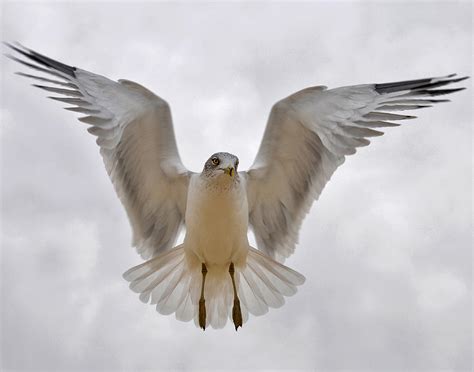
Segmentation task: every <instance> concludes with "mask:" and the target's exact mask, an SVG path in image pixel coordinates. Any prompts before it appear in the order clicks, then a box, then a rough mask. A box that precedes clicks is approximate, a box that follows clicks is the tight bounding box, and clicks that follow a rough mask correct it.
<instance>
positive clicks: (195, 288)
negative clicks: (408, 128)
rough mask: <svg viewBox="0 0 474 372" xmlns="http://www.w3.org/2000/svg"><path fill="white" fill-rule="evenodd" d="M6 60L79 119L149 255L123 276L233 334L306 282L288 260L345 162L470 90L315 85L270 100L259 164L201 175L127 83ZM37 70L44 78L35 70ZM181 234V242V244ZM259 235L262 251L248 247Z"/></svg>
mask: <svg viewBox="0 0 474 372" xmlns="http://www.w3.org/2000/svg"><path fill="white" fill-rule="evenodd" d="M5 44H6V46H7V47H9V48H10V49H11V50H12V53H13V54H8V55H7V57H9V58H11V59H13V60H14V61H16V62H19V63H20V64H21V65H23V66H26V67H28V68H29V69H30V70H32V71H34V72H35V74H31V73H24V72H17V74H18V75H21V76H24V77H27V78H31V79H34V80H36V81H38V82H39V83H38V84H33V85H34V86H35V87H37V88H40V89H43V90H45V91H47V92H49V93H52V94H54V95H53V96H51V97H49V98H51V99H53V100H56V101H60V102H63V103H66V104H67V105H68V107H66V110H69V111H73V112H75V113H79V114H83V115H84V116H82V117H79V118H78V120H79V121H81V122H83V123H85V124H88V125H89V128H88V129H87V130H88V132H89V133H91V134H92V135H94V136H96V137H97V140H96V142H97V145H98V146H99V148H100V154H101V155H102V158H103V161H104V164H105V168H106V170H107V173H108V175H109V176H110V179H111V181H112V183H113V185H114V188H115V191H116V193H117V195H118V197H119V199H120V201H121V202H122V204H123V206H124V208H125V210H126V212H127V215H128V218H129V221H130V225H131V228H132V231H133V239H132V246H134V247H135V248H136V250H137V252H138V253H139V254H140V255H141V257H142V258H143V259H144V260H145V262H144V263H142V264H140V265H138V266H135V267H132V268H131V269H130V270H128V271H126V272H125V273H124V274H123V276H124V278H125V279H126V280H127V281H129V282H130V288H131V289H132V290H133V291H134V292H136V293H139V298H140V300H142V301H143V302H145V303H149V302H150V303H151V304H153V305H155V306H156V310H157V311H158V312H159V313H161V314H164V315H169V314H173V313H174V314H175V316H176V319H178V320H181V321H185V322H186V321H191V320H194V322H195V324H196V325H197V326H198V327H200V328H202V329H203V330H205V329H206V327H212V328H222V327H224V326H225V324H226V322H227V319H228V318H229V319H230V320H231V321H232V322H233V324H234V327H235V330H237V329H238V328H239V327H242V325H243V323H245V322H246V321H247V320H248V317H249V314H252V315H254V316H258V315H263V314H265V313H266V312H268V309H269V308H278V307H280V306H282V305H283V304H284V302H285V297H288V296H291V295H293V294H295V293H296V290H297V287H298V286H300V285H302V284H303V283H304V281H305V278H304V276H303V275H301V274H300V273H298V272H296V271H295V270H292V269H290V268H289V267H287V266H285V265H283V262H284V260H285V259H286V258H287V257H289V256H290V255H292V254H293V252H294V250H295V246H296V244H297V241H298V232H299V230H300V227H301V224H302V222H303V219H304V217H305V215H306V214H307V213H308V212H309V210H310V208H311V205H312V204H313V202H314V201H315V200H317V199H318V198H319V196H320V194H321V192H322V190H323V188H324V187H325V185H326V183H327V182H328V181H329V179H330V178H331V176H332V174H333V173H334V171H335V170H336V169H337V168H338V167H339V166H340V165H341V164H342V163H344V160H345V157H346V156H347V155H352V154H355V152H356V150H357V148H359V147H364V146H367V145H369V143H370V139H371V138H372V137H378V136H381V135H382V134H383V132H382V131H381V130H380V128H388V127H395V126H399V125H400V123H401V122H403V121H404V120H408V119H413V118H415V116H410V115H406V114H400V113H394V112H399V111H405V110H408V111H411V110H416V109H421V108H426V107H431V106H432V105H433V104H436V103H440V102H448V100H445V99H439V98H436V97H438V96H441V95H447V94H450V93H454V92H457V91H460V90H462V89H465V88H462V87H461V88H449V89H447V88H442V89H438V88H441V87H445V86H447V85H449V84H452V83H458V82H460V81H463V80H465V79H467V78H468V77H460V78H459V77H456V75H455V74H452V75H448V76H444V77H434V78H426V79H418V80H409V81H399V82H393V83H383V84H363V85H353V86H346V87H340V88H335V89H327V87H325V86H313V87H310V88H306V89H303V90H300V91H298V92H296V93H293V94H291V95H290V96H288V97H286V98H284V99H282V100H280V101H278V102H277V103H275V104H274V106H273V107H272V109H271V111H270V116H269V119H268V122H267V126H266V129H265V132H264V135H263V139H262V142H261V145H260V149H259V150H258V153H257V156H256V158H255V161H254V163H253V165H252V166H251V167H250V169H248V170H247V171H239V170H238V167H239V159H238V157H237V156H235V155H233V154H229V153H227V152H217V153H214V154H212V155H211V156H210V157H209V159H208V160H207V161H206V162H205V164H204V166H203V169H202V172H200V173H196V172H191V171H189V170H188V169H187V168H186V167H185V166H184V165H183V163H182V161H181V158H180V155H179V152H178V148H177V144H176V139H175V135H174V130H173V122H172V118H171V111H170V106H169V105H168V103H167V102H166V101H164V100H163V99H162V98H160V97H159V96H157V95H155V94H154V93H153V92H151V91H150V90H148V89H147V88H145V87H143V86H141V85H140V84H138V83H135V82H133V81H130V80H118V81H113V80H110V79H108V78H106V77H104V76H101V75H98V74H95V73H92V72H89V71H86V70H82V69H80V68H77V67H72V66H69V65H67V64H64V63H61V62H58V61H56V60H54V59H51V58H49V57H47V56H45V55H43V54H40V53H37V52H35V51H33V50H31V49H28V48H26V47H24V46H22V45H20V44H18V43H15V44H10V43H5ZM38 73H39V74H38ZM183 229H185V237H184V241H183V243H182V244H179V245H177V246H176V239H177V236H178V234H179V233H180V231H181V230H183ZM249 230H252V231H253V233H254V235H255V239H256V243H257V244H256V245H257V248H258V249H256V248H254V247H252V246H250V244H249V241H248V232H249Z"/></svg>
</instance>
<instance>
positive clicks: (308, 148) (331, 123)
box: [243, 75, 465, 260]
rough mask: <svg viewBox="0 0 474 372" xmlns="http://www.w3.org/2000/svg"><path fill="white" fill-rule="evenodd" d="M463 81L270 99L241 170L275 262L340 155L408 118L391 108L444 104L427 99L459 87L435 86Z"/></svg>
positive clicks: (265, 247) (289, 248)
mask: <svg viewBox="0 0 474 372" xmlns="http://www.w3.org/2000/svg"><path fill="white" fill-rule="evenodd" d="M464 79H465V78H454V76H453V75H450V76H447V77H442V78H427V79H419V80H411V81H402V82H395V83H384V84H364V85H355V86H348V87H341V88H336V89H330V90H326V87H312V88H307V89H304V90H301V91H299V92H297V93H294V94H292V95H290V96H289V97H287V98H285V99H282V100H281V101H279V102H277V103H276V104H275V105H274V106H273V108H272V111H271V113H270V117H269V119H268V123H267V127H266V130H265V133H264V135H263V139H262V143H261V145H260V150H259V152H258V154H257V157H256V159H255V162H254V164H253V165H252V167H251V168H250V169H249V170H248V172H247V173H243V175H244V176H246V178H247V195H248V200H249V223H250V225H251V227H252V230H253V232H254V233H255V237H256V240H257V245H258V248H259V249H261V250H262V251H264V252H265V253H267V254H268V255H270V256H271V257H274V258H276V259H279V260H283V259H285V258H286V257H288V256H289V255H291V254H292V253H293V251H294V249H295V244H296V243H297V239H298V232H299V229H300V226H301V223H302V221H303V218H304V216H305V215H306V213H307V212H308V210H309V208H310V207H311V205H312V204H313V201H314V200H316V199H317V198H318V197H319V195H320V194H321V191H322V190H323V188H324V186H325V185H326V183H327V182H328V181H329V179H330V177H331V176H332V174H333V173H334V171H335V170H336V169H337V167H339V166H340V165H341V164H342V163H343V162H344V159H345V157H346V156H347V155H351V154H354V153H355V152H356V149H357V148H358V147H362V146H367V145H368V144H369V143H370V141H369V138H371V137H377V136H380V135H382V134H383V132H381V131H380V130H379V128H383V127H393V126H398V125H399V124H398V123H397V122H398V121H399V120H404V119H411V118H414V116H408V115H401V114H394V113H392V112H393V111H403V110H414V109H419V108H424V107H430V106H431V105H432V104H434V103H437V102H443V101H445V100H439V99H434V98H433V97H436V96H438V95H444V94H449V93H453V92H456V91H458V90H461V89H464V88H457V89H435V88H438V87H442V86H445V85H447V84H451V83H456V82H459V81H462V80H464ZM394 122H395V123H394Z"/></svg>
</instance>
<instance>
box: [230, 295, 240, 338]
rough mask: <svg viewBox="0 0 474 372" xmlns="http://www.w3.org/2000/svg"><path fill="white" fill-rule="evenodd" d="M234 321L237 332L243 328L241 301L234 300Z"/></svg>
mask: <svg viewBox="0 0 474 372" xmlns="http://www.w3.org/2000/svg"><path fill="white" fill-rule="evenodd" d="M232 320H233V321H234V326H235V330H236V331H237V328H239V327H240V328H242V311H241V310H240V300H239V299H238V298H235V299H234V307H232Z"/></svg>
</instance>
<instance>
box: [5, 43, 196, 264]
mask: <svg viewBox="0 0 474 372" xmlns="http://www.w3.org/2000/svg"><path fill="white" fill-rule="evenodd" d="M7 45H8V46H9V47H10V48H12V49H13V51H14V52H16V53H17V56H9V57H10V58H12V59H13V60H15V61H17V62H19V63H21V64H22V65H24V66H27V67H29V68H31V69H33V70H35V71H37V72H41V73H44V74H47V75H49V76H53V77H54V79H51V78H50V77H44V76H38V75H30V74H25V73H18V74H19V75H22V76H26V77H29V78H32V79H35V80H38V81H40V82H42V84H41V85H35V86H36V87H38V88H41V89H44V90H46V91H48V92H52V93H55V94H56V96H55V97H50V98H52V99H54V100H57V101H61V102H65V103H67V104H69V105H72V107H67V108H66V109H67V110H70V111H73V112H78V113H81V114H85V115H86V116H83V117H81V118H79V120H80V121H81V122H83V123H86V124H88V125H91V126H90V127H89V128H88V132H89V133H91V134H93V135H94V136H97V144H98V145H99V146H100V153H101V155H102V157H103V159H104V163H105V167H106V169H107V172H108V174H109V176H110V178H111V180H112V183H113V185H114V187H115V190H116V192H117V195H118V196H119V198H120V200H121V201H122V203H123V205H124V207H125V209H126V211H127V214H128V217H129V220H130V223H131V225H132V229H133V242H132V244H133V245H134V246H135V247H136V248H137V251H138V252H139V253H140V255H141V256H142V257H143V258H145V259H148V258H151V257H153V256H156V255H157V254H159V253H162V252H164V251H167V250H169V249H170V248H172V247H173V245H174V243H175V240H176V237H177V234H178V233H179V230H180V228H181V226H182V224H183V222H184V215H185V210H186V199H187V188H188V183H189V177H190V172H188V171H187V169H186V168H185V167H184V166H183V164H182V162H181V159H180V156H179V153H178V149H177V146H176V140H175V136H174V131H173V123H172V120H171V111H170V108H169V106H168V104H167V103H166V102H165V101H164V100H163V99H161V98H160V97H158V96H156V95H155V94H153V93H152V92H151V91H149V90H148V89H146V88H144V87H142V86H141V85H139V84H137V83H134V82H132V81H128V80H119V81H118V82H115V81H112V80H109V79H107V78H106V77H103V76H100V75H97V74H94V73H91V72H88V71H85V70H81V69H79V68H76V67H71V66H68V65H65V64H63V63H61V62H58V61H55V60H53V59H51V58H49V57H46V56H44V55H41V54H39V53H37V52H35V51H33V50H30V49H27V48H25V47H22V46H20V45H11V44H7ZM19 57H26V61H25V60H24V59H21V58H19ZM58 79H59V80H58Z"/></svg>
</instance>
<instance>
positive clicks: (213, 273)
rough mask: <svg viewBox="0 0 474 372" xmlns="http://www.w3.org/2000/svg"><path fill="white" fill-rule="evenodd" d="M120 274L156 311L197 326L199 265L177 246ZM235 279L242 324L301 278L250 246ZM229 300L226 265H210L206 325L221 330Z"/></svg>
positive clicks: (293, 287)
mask: <svg viewBox="0 0 474 372" xmlns="http://www.w3.org/2000/svg"><path fill="white" fill-rule="evenodd" d="M123 276H124V278H125V279H126V280H127V281H129V282H130V288H131V289H132V290H133V291H134V292H137V293H140V300H142V301H143V302H145V303H148V302H150V303H151V304H153V305H156V310H157V311H158V312H159V313H161V314H164V315H169V314H172V313H175V316H176V319H178V320H181V321H185V322H188V321H190V320H192V319H194V321H195V323H196V325H197V326H199V321H198V317H199V311H198V308H199V307H198V303H199V297H200V292H201V283H202V274H201V270H200V268H198V267H193V266H192V265H189V264H188V263H187V259H186V257H185V251H184V247H183V246H182V245H180V246H178V247H176V248H174V249H172V250H171V251H169V252H167V253H164V254H162V255H160V256H157V257H155V258H153V259H151V260H149V261H147V262H145V263H143V264H141V265H138V266H135V267H133V268H131V269H130V270H128V271H126V272H125V273H124V274H123ZM235 280H236V287H237V291H238V295H239V298H240V300H241V310H242V318H243V322H244V323H245V322H246V321H247V320H248V317H249V314H252V315H263V314H265V313H266V312H268V309H269V308H270V307H272V308H277V307H280V306H282V305H283V304H284V303H285V298H284V297H287V296H291V295H293V294H295V293H296V287H297V286H298V285H301V284H303V282H304V277H303V276H302V275H301V274H299V273H297V272H296V271H294V270H292V269H290V268H288V267H286V266H284V265H282V264H280V263H278V262H276V261H274V260H273V259H271V258H270V257H268V256H266V255H264V254H263V253H261V252H259V251H258V250H256V249H254V248H250V250H249V252H248V255H247V262H246V263H245V264H244V265H242V266H236V271H235ZM233 298H234V293H233V288H232V282H231V279H230V276H229V273H228V268H226V267H218V268H214V267H211V268H209V272H208V275H207V278H206V287H205V299H206V309H207V318H206V327H209V326H211V327H212V328H222V327H224V326H225V324H226V322H227V319H228V318H229V319H232V306H233Z"/></svg>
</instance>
